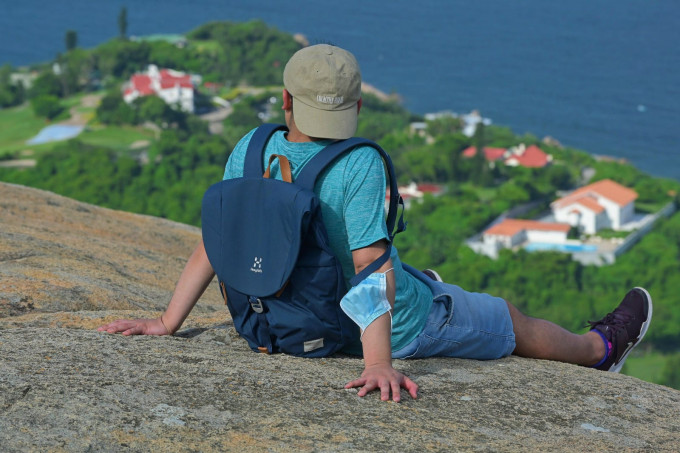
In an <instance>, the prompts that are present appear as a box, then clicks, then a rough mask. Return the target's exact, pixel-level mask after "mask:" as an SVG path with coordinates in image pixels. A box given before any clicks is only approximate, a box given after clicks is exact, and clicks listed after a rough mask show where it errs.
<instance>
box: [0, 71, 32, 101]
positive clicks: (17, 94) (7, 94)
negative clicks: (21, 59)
mask: <svg viewBox="0 0 680 453" xmlns="http://www.w3.org/2000/svg"><path fill="white" fill-rule="evenodd" d="M11 75H12V67H11V66H10V65H8V64H6V65H4V66H2V67H0V108H4V107H12V106H14V105H19V104H21V103H22V102H24V97H25V95H26V93H25V90H24V85H23V83H21V82H16V83H12V78H11Z"/></svg>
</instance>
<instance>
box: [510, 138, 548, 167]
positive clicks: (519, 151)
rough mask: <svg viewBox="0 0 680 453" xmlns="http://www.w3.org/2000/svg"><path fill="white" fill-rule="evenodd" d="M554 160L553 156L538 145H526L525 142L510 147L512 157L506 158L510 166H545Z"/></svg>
mask: <svg viewBox="0 0 680 453" xmlns="http://www.w3.org/2000/svg"><path fill="white" fill-rule="evenodd" d="M550 162H552V156H551V155H550V154H546V153H545V152H543V150H542V149H541V148H539V147H538V146H536V145H530V146H528V147H525V146H524V145H523V144H522V145H519V146H516V147H513V148H510V157H508V158H507V159H505V165H507V166H508V167H527V168H543V167H545V166H546V165H548V164H549V163H550Z"/></svg>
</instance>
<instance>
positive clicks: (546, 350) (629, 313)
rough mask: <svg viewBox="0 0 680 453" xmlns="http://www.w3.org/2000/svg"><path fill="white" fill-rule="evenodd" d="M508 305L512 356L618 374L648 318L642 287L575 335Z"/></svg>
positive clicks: (648, 305)
mask: <svg viewBox="0 0 680 453" xmlns="http://www.w3.org/2000/svg"><path fill="white" fill-rule="evenodd" d="M507 304H508V309H509V310H510V317H511V318H512V323H513V331H514V333H515V350H514V352H513V353H514V354H516V355H519V356H522V357H531V358H535V359H549V360H557V361H561V362H568V363H574V364H578V365H586V366H595V367H596V368H598V369H600V370H606V371H614V372H618V371H620V370H621V368H622V367H623V363H624V362H625V360H626V358H627V357H628V354H629V353H630V351H632V349H633V348H634V347H635V346H637V345H638V343H639V342H640V340H642V337H644V335H645V333H646V332H647V329H648V327H649V324H650V322H651V319H652V298H651V297H650V295H649V293H648V292H647V291H646V290H645V289H643V288H634V289H632V290H630V291H629V292H628V293H627V294H626V296H625V297H624V298H623V300H622V301H621V303H620V304H619V306H618V307H616V309H615V310H614V311H613V312H611V313H609V314H607V316H605V317H604V318H602V319H601V320H599V321H597V322H591V323H590V325H591V328H592V329H591V330H590V332H588V333H586V334H583V335H577V334H573V333H571V332H569V331H567V330H565V329H563V328H562V327H560V326H558V325H556V324H553V323H551V322H549V321H545V320H543V319H536V318H531V317H529V316H525V315H524V314H522V313H521V312H520V311H519V310H518V309H517V308H516V307H514V306H513V305H512V304H510V303H507Z"/></svg>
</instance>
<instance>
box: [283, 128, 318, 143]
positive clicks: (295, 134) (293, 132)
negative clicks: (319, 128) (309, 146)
mask: <svg viewBox="0 0 680 453" xmlns="http://www.w3.org/2000/svg"><path fill="white" fill-rule="evenodd" d="M286 139H287V140H288V141H289V142H294V143H304V142H314V141H316V140H318V139H316V138H314V137H310V136H309V135H305V134H303V133H302V132H300V131H299V130H298V129H297V128H291V129H290V130H289V131H288V134H286Z"/></svg>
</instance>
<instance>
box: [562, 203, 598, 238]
mask: <svg viewBox="0 0 680 453" xmlns="http://www.w3.org/2000/svg"><path fill="white" fill-rule="evenodd" d="M572 211H576V212H578V213H579V214H580V215H579V216H575V215H573V213H572ZM553 213H554V215H555V221H557V222H559V223H567V224H569V225H571V226H574V227H579V228H580V229H581V230H583V232H585V233H587V234H595V232H596V231H597V227H598V225H597V219H596V214H595V213H594V212H593V211H591V210H590V209H587V208H585V207H583V206H581V205H579V204H576V203H572V204H568V205H566V206H563V207H561V208H557V209H554V210H553ZM576 222H578V223H576Z"/></svg>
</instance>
